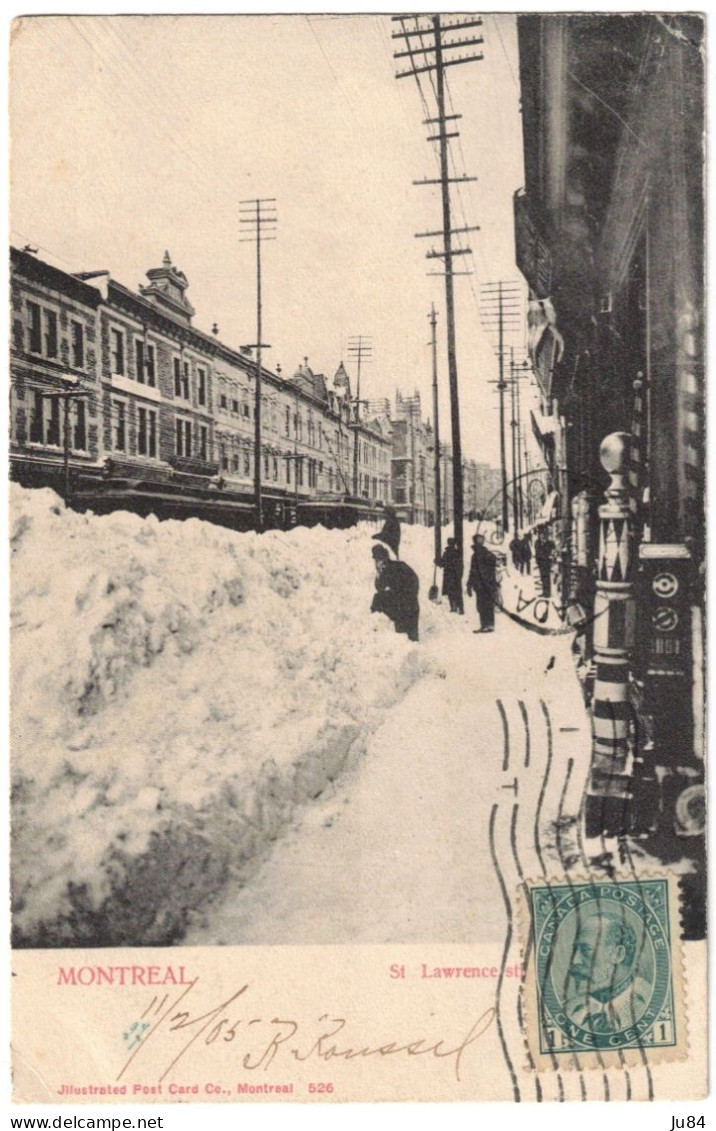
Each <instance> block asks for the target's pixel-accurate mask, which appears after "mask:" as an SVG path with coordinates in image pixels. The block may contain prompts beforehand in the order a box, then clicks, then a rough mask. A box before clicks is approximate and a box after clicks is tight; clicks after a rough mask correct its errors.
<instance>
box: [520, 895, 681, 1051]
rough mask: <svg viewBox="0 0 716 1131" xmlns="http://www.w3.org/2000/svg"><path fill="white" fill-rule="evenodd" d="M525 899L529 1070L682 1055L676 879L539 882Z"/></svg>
mask: <svg viewBox="0 0 716 1131" xmlns="http://www.w3.org/2000/svg"><path fill="white" fill-rule="evenodd" d="M528 898H529V909H528V913H529V919H530V923H531V928H530V929H531V932H532V936H531V937H532V942H533V948H530V949H533V960H532V961H531V963H530V964H529V969H528V976H527V980H526V983H525V995H526V1001H525V1004H526V1007H527V1008H526V1013H527V1017H528V1021H527V1025H526V1037H527V1041H528V1045H529V1048H530V1052H531V1054H532V1057H533V1058H534V1060H535V1063H536V1065H537V1067H552V1068H554V1067H557V1066H559V1067H560V1068H562V1067H569V1066H570V1065H571V1066H573V1067H578V1068H580V1069H583V1068H585V1067H590V1066H598V1067H604V1066H605V1065H607V1064H614V1063H617V1062H619V1063H622V1064H627V1063H637V1062H638V1061H639V1060H641V1061H643V1060H644V1058H645V1057H646V1058H648V1059H649V1060H659V1059H669V1058H679V1057H681V1056H684V1055H685V1053H686V1048H687V1037H686V1019H685V1015H684V996H683V991H682V978H681V956H680V940H679V920H678V909H677V907H676V906H675V903H676V901H675V898H674V885H673V884H671V883H670V881H669V880H668V879H667V878H665V877H661V878H650V879H642V880H629V881H625V880H613V881H612V880H598V881H587V882H584V883H569V884H564V883H561V884H555V885H549V884H544V883H542V884H538V885H537V884H536V885H534V886H530V887H529V896H528ZM527 946H528V947H529V942H528V943H527ZM635 1058H636V1059H635Z"/></svg>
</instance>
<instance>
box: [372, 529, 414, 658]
mask: <svg viewBox="0 0 716 1131" xmlns="http://www.w3.org/2000/svg"><path fill="white" fill-rule="evenodd" d="M372 553H373V560H374V562H375V595H374V597H373V603H372V604H371V607H370V611H371V612H372V613H385V615H386V616H387V617H389V618H390V620H392V622H393V624H394V625H395V631H396V632H402V633H405V635H406V636H407V637H408V639H409V640H416V641H417V639H418V620H419V617H420V606H419V604H418V591H419V588H420V582H419V580H418V575H417V573H416V572H415V570H413V569H411V568H410V566H409V565H408V564H407V562H399V561H395V562H394V561H393V560H392V559H391V557H390V554H389V553H388V551H387V550H386V548H385V546H382V545H380V546H374V547H373V550H372Z"/></svg>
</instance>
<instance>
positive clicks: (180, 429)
mask: <svg viewBox="0 0 716 1131" xmlns="http://www.w3.org/2000/svg"><path fill="white" fill-rule="evenodd" d="M176 449H177V455H178V456H191V421H190V420H182V419H181V418H180V417H177V419H176Z"/></svg>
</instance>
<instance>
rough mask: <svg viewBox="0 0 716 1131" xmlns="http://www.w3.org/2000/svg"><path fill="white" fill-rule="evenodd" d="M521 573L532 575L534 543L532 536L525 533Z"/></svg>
mask: <svg viewBox="0 0 716 1131" xmlns="http://www.w3.org/2000/svg"><path fill="white" fill-rule="evenodd" d="M521 572H522V573H526V574H528V575H529V574H530V573H532V543H531V542H530V536H529V534H528V533H525V534H524V535H523V538H522V566H521Z"/></svg>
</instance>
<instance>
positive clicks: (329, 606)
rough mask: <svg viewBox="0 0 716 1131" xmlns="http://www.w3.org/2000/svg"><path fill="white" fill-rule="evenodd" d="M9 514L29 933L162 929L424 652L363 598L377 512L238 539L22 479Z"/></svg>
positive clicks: (288, 805) (258, 842)
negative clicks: (78, 509)
mask: <svg viewBox="0 0 716 1131" xmlns="http://www.w3.org/2000/svg"><path fill="white" fill-rule="evenodd" d="M11 521H12V531H11V537H12V554H13V564H12V578H13V587H12V622H11V623H12V714H13V717H12V735H13V766H12V781H13V801H14V809H13V813H14V820H13V883H14V897H15V920H14V921H15V926H16V932H17V937H16V942H17V943H18V944H19V945H23V944H24V945H66V944H68V943H84V942H86V943H95V944H96V943H102V944H105V945H107V944H117V945H120V944H123V943H135V944H140V943H142V944H150V943H165V942H170V941H172V940H174V939H176V938H179V937H181V934H182V933H183V930H184V927H185V925H186V921H187V916H188V914H189V912H190V910H191V909H192V908H195V907H196V906H198V905H199V903H200V902H201V900H202V899H204V898H206V897H207V896H208V895H210V894H211V893H212V892H215V891H219V890H221V888H222V886H223V885H225V883H226V880H227V877H228V876H229V875H234V876H235V875H237V874H238V875H239V876H240V877H248V876H249V875H250V874H251V872H252V870H254V869H255V867H256V866H257V862H258V861H259V860H260V858H261V855H262V853H265V851H266V849H267V846H269V845H270V843H271V841H272V840H274V839H275V838H276V836H277V835H278V834H279V833H280V831H281V829H282V828H283V827H284V826H285V825H286V824H287V822H289V821H290V820H291V816H292V813H293V811H294V809H295V807H296V806H297V805H299V804H301V803H303V802H305V801H307V800H308V799H310V798H312V797H316V796H318V795H319V794H320V793H321V792H322V790H323V789H324V788H325V787H326V785H327V783H328V782H329V781H330V780H331V779H332V778H334V777H335V776H336V775H337V774H338V773H339V772H340V770H341V768H342V766H343V765H344V764H345V761H346V758H347V757H348V755H349V753H350V752H351V751H353V753H354V754H355V753H356V752H358V751H359V749H360V745H361V742H362V741H363V740H364V739H365V736H366V735H367V734H368V733H369V732H370V731H372V730H373V729H375V727H376V726H377V725H378V724H379V722H380V721H381V719H382V718H383V717H384V714H385V711H386V709H387V708H388V707H389V706H390V705H391V704H393V703H395V702H396V701H397V700H399V699H400V698H401V697H402V696H403V695H404V694H405V693H406V692H407V690H408V688H409V687H410V686H411V684H412V683H413V682H415V680H416V679H418V678H419V677H420V676H421V675H422V674H424V673H425V672H427V671H428V670H429V662H428V660H427V659H426V657H425V653H424V651H423V650H421V648H420V646H419V645H415V644H411V643H410V642H409V641H408V640H407V638H406V637H404V636H398V635H397V634H396V633H395V632H394V631H393V628H392V626H391V625H390V623H389V622H388V621H387V620H386V618H384V617H383V616H370V615H369V613H368V609H369V606H370V600H371V596H372V591H373V565H372V559H371V555H370V552H369V551H370V546H371V544H372V543H371V541H370V536H371V533H372V529H369V528H367V527H365V528H357V529H353V530H349V531H327V530H324V529H322V528H317V529H313V530H308V529H297V530H294V531H292V532H291V533H290V534H285V533H281V532H270V533H267V534H264V535H262V536H258V535H255V534H237V533H234V532H231V531H228V530H226V529H224V528H221V527H217V526H212V525H211V524H209V523H205V522H201V521H200V520H198V519H190V520H188V521H185V522H178V521H176V522H175V521H169V522H162V523H160V522H158V521H157V520H156V519H155V518H153V517H149V518H147V519H143V518H140V517H139V516H136V515H132V514H129V513H126V512H116V513H114V514H110V515H107V516H104V517H98V516H95V515H81V514H76V513H75V512H73V511H67V510H65V509H64V507H63V504H62V503H61V501H60V500H59V499H58V497H57V496H56V495H55V494H54V493H53V492H51V491H49V490H40V491H27V490H24V489H23V488H20V487H18V486H17V485H13V486H12V494H11ZM408 533H409V534H410V535H412V534H413V532H412V531H410V532H408ZM419 533H420V534H421V535H425V534H427V533H428V532H427V531H420V532H419ZM415 534H416V535H417V534H418V532H417V531H416V532H415ZM422 541H423V542H425V539H424V538H423V539H422ZM421 549H422V547H421ZM427 555H428V543H427V542H425V547H424V550H423V553H422V555H420V556H424V557H425V558H426V561H425V567H426V568H429V566H428V562H429V558H428V556H427ZM430 580H431V578H428V580H427V581H426V580H425V575H424V574H423V579H422V589H423V598H424V597H425V595H426V590H427V585H428V584H429V581H430ZM422 605H423V610H424V612H425V611H426V606H428V602H427V601H425V600H424V599H423V601H422ZM432 615H433V614H432V610H431V609H430V606H428V610H427V617H426V618H425V617H424V619H423V625H424V626H425V625H427V631H428V633H429V632H430V618H431V616H432Z"/></svg>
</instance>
